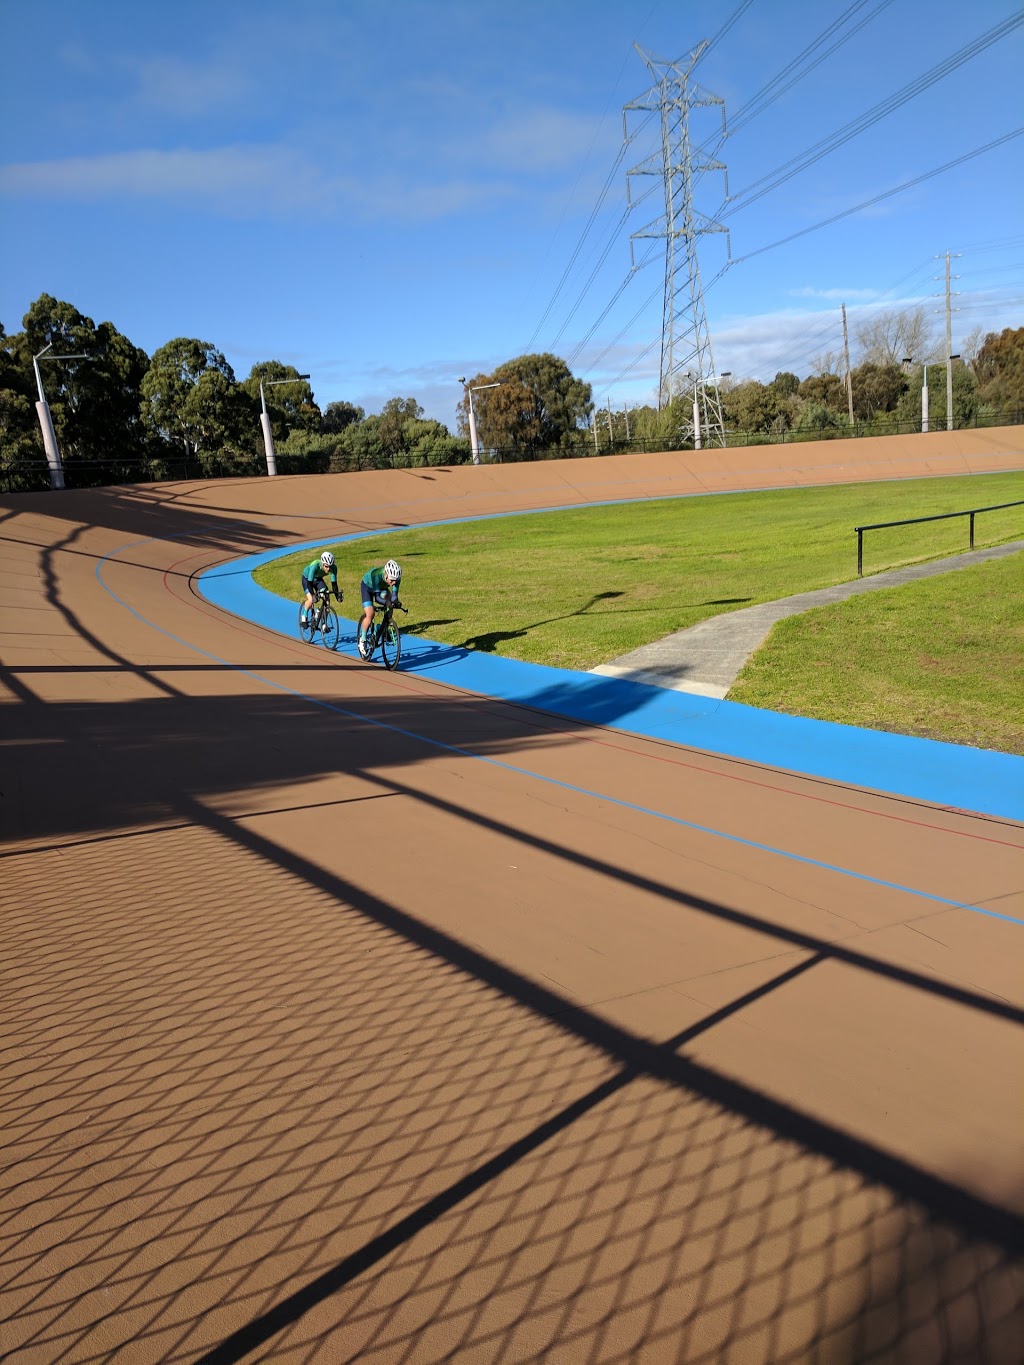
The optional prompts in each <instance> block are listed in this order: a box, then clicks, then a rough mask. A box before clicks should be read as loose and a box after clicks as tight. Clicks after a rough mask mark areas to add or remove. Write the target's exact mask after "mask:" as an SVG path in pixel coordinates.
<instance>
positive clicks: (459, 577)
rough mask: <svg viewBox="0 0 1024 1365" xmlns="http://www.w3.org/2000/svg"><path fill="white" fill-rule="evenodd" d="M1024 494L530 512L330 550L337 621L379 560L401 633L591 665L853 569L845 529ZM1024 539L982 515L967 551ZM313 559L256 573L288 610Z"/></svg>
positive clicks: (882, 490) (777, 499)
mask: <svg viewBox="0 0 1024 1365" xmlns="http://www.w3.org/2000/svg"><path fill="white" fill-rule="evenodd" d="M1014 499H1024V474H1022V473H1012V474H985V475H974V476H963V477H958V478H953V479H915V480H910V481H906V482H889V483H877V484H848V485H843V486H841V487H829V488H800V489H782V490H773V491H768V492H756V493H734V494H726V495H719V496H708V497H697V498H678V499H669V500H663V501H657V502H643V503H627V504H621V505H616V506H610V507H591V508H579V509H575V510H573V511H570V512H546V513H531V514H529V515H525V516H513V517H503V518H497V519H490V520H486V521H476V522H463V523H459V524H456V525H452V526H440V527H433V528H430V529H424V530H402V531H396V532H391V533H389V534H387V535H381V536H374V537H368V538H367V539H365V540H359V541H354V542H350V543H346V544H341V545H332V546H331V547H330V548H332V549H333V550H334V553H335V555H336V556H337V560H338V570H339V581H340V583H341V586H342V587H343V588H344V589H345V591H346V603H345V606H346V608H347V609H348V614H349V615H350V616H354V615H356V614H358V611H359V603H358V583H359V579H360V578H361V577H362V574H363V572H364V571H365V569H366V568H368V567H369V566H370V565H372V564H380V563H383V561H384V560H385V559H387V558H391V557H393V558H395V559H398V560H400V561H401V563H402V566H403V568H404V570H405V577H404V580H403V584H402V598H403V601H405V602H406V604H407V605H408V606H410V608H411V611H410V615H409V617H408V625H407V626H406V629H407V630H411V631H419V632H420V633H422V634H425V635H429V636H430V638H431V639H434V640H440V641H442V642H444V643H446V644H452V645H461V646H466V647H468V648H471V649H481V650H488V651H492V652H494V653H496V654H500V655H504V656H506V657H510V658H517V659H525V660H529V661H531V662H536V663H546V664H552V665H554V666H556V667H559V668H578V669H589V668H593V667H595V666H596V665H597V664H600V663H606V662H607V661H608V660H610V659H614V658H616V657H617V656H618V655H620V654H624V653H626V652H627V651H628V650H631V649H636V648H638V647H639V646H640V645H644V644H649V643H650V642H651V641H653V640H659V639H661V638H662V637H664V636H665V635H668V634H670V633H671V632H672V631H675V630H680V629H682V628H684V627H686V626H691V625H694V624H696V623H697V622H698V621H701V620H704V619H705V618H706V617H709V616H715V615H718V614H719V613H721V612H726V611H734V610H736V609H737V608H739V607H744V606H749V605H752V604H754V603H757V602H766V601H771V600H773V599H774V598H777V597H785V596H787V595H789V594H790V593H795V592H803V591H807V590H810V589H813V588H823V587H828V586H830V585H832V584H834V583H842V582H846V581H847V580H849V579H851V578H854V577H855V576H856V572H857V557H856V544H857V540H856V536H855V535H854V534H853V527H854V526H856V525H862V524H864V523H868V522H876V521H895V520H899V519H900V518H903V517H918V516H929V515H932V514H933V513H937V512H953V511H958V510H961V509H964V508H969V507H982V506H985V505H988V504H992V503H1003V502H1010V501H1013V500H1014ZM1019 536H1024V507H1014V508H1009V509H1007V510H1006V511H1004V512H992V513H987V514H986V515H984V516H982V517H979V518H978V519H977V526H976V544H977V545H979V546H980V545H990V544H996V543H1000V542H1005V541H1007V540H1013V539H1015V538H1017V537H1019ZM966 548H967V523H966V520H956V521H947V522H930V523H927V524H925V525H924V526H916V527H903V528H900V529H899V530H894V531H875V532H870V533H869V534H868V536H867V538H866V548H865V572H866V573H871V572H876V571H878V570H881V569H886V568H891V567H894V566H895V565H897V564H903V563H908V562H911V561H914V560H920V559H930V558H938V557H941V556H943V555H947V554H955V553H957V552H959V551H961V550H964V549H966ZM311 557H312V552H311V551H302V552H301V553H298V554H295V555H290V556H288V557H286V558H284V559H281V560H277V561H276V562H275V563H273V564H269V565H267V566H265V567H264V568H262V569H260V570H258V571H257V573H256V580H257V582H259V583H261V584H262V585H263V586H264V587H267V588H269V589H271V591H274V592H278V593H280V594H281V595H282V596H285V597H289V598H292V599H294V600H297V599H298V596H299V582H298V580H299V572H300V570H301V568H302V566H303V565H304V564H306V563H308V561H309V559H310V558H311Z"/></svg>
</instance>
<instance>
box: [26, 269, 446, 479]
mask: <svg viewBox="0 0 1024 1365" xmlns="http://www.w3.org/2000/svg"><path fill="white" fill-rule="evenodd" d="M46 347H50V349H49V350H48V351H47V352H46V355H44V356H42V357H41V359H40V360H39V367H40V375H41V378H42V383H43V389H44V392H45V396H46V400H47V403H48V405H49V408H50V412H51V415H52V418H53V425H54V431H55V433H56V436H57V443H58V446H59V448H60V452H61V458H62V461H63V463H64V469H65V476H66V477H67V479H68V481H69V483H71V484H74V485H78V486H81V485H83V484H97V483H106V482H116V481H118V480H119V479H125V478H137V479H160V478H167V477H177V476H185V477H194V476H201V477H210V476H215V475H230V474H246V473H253V474H255V473H259V472H261V471H262V470H264V469H265V468H266V465H265V457H264V448H263V433H262V429H261V427H260V412H261V410H262V406H263V404H264V403H265V405H266V410H267V415H268V417H269V419H270V425H271V430H272V432H273V436H274V442H275V446H276V449H277V466H278V470H279V472H281V473H298V472H316V471H318V470H326V469H330V468H336V469H356V468H382V467H391V466H396V465H415V464H420V465H422V464H453V463H459V462H461V461H464V460H468V459H469V458H470V450H469V442H468V441H466V440H463V439H460V438H459V437H457V436H453V435H452V434H451V432H450V431H449V430H448V428H447V427H446V426H445V425H444V424H443V423H442V422H436V421H432V420H429V419H425V418H424V416H423V409H422V407H421V406H420V404H419V403H417V402H416V400H415V399H414V398H392V399H390V400H389V401H388V402H387V403H385V404H384V407H383V409H382V411H381V412H380V413H376V414H371V415H369V416H367V414H366V413H365V412H364V411H363V409H362V408H360V407H357V406H356V405H355V404H352V403H348V402H337V403H329V404H327V406H326V407H325V408H324V409H323V410H321V409H320V407H319V406H318V404H317V402H316V400H315V398H314V395H313V390H312V388H311V387H310V385H309V383H308V380H307V379H306V378H304V377H303V376H301V375H300V374H299V372H298V370H296V369H295V367H294V366H292V365H285V364H283V363H282V362H280V361H278V360H266V361H261V362H259V363H258V364H256V365H253V367H252V369H251V370H250V372H249V374H248V376H247V377H246V378H245V379H242V380H239V379H238V378H236V376H235V373H234V371H233V369H232V367H231V365H230V364H229V363H228V361H227V359H226V358H225V356H224V354H223V353H222V352H221V351H219V350H218V349H217V347H216V346H214V345H212V344H211V343H210V342H208V341H202V340H199V339H198V338H195V337H176V338H175V339H174V340H172V341H168V342H167V343H166V344H165V345H163V346H161V347H159V348H158V349H157V350H156V351H154V353H153V355H152V356H149V355H147V354H146V352H145V351H144V350H143V349H142V348H141V347H139V346H136V345H134V343H133V342H131V341H130V340H129V339H128V338H127V337H126V336H124V335H123V334H122V333H121V332H119V331H118V329H117V328H116V327H115V326H114V325H113V323H110V322H101V323H99V324H98V325H97V324H96V323H94V322H93V320H92V318H89V317H86V316H85V314H83V313H81V312H80V311H79V310H78V309H77V308H76V307H75V306H74V305H73V304H70V303H67V302H65V301H63V300H60V299H55V298H53V297H52V296H51V295H49V294H43V295H41V296H40V297H39V298H38V299H36V301H35V302H34V303H33V304H32V306H31V307H30V308H29V310H28V312H27V313H26V314H25V316H24V318H23V320H22V330H21V331H20V332H18V333H16V334H15V335H13V336H8V335H7V333H6V331H5V329H4V328H3V326H2V324H0V476H2V478H3V483H4V485H5V486H6V487H7V488H8V489H14V488H32V487H46V486H47V483H48V479H47V474H46V464H45V457H44V451H43V443H42V436H41V432H40V427H39V422H38V419H37V414H36V408H35V404H36V399H37V397H38V391H37V386H36V378H35V371H34V369H33V357H34V356H39V355H40V352H42V351H44V349H45V348H46ZM63 356H67V357H69V359H67V360H62V359H61V357H63ZM71 357H75V358H71ZM54 362H56V363H54ZM261 384H262V386H263V393H262V398H261V393H260V386H261Z"/></svg>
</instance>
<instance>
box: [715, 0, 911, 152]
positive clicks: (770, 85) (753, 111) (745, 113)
mask: <svg viewBox="0 0 1024 1365" xmlns="http://www.w3.org/2000/svg"><path fill="white" fill-rule="evenodd" d="M867 3H868V0H854V3H853V4H852V5H851V6H850V7H849V9H846V10H844V11H843V13H842V14H841V15H840V16H839V18H838V19H836V20H835V21H834V22H833V23H831V24H830V25H829V26H828V28H827V29H825V31H824V32H823V33H820V34H819V35H818V37H817V38H815V39H814V41H813V42H812V43H808V45H807V46H806V47H805V48H804V50H803V51H802V52H800V53H798V54H797V55H796V56H795V57H794V58H793V60H792V61H791V62H790V63H789V64H788V65H787V66H784V67H783V68H782V70H781V71H780V72H778V73H777V75H775V76H773V77H772V79H771V80H770V81H768V82H766V84H764V85H763V86H762V87H761V89H760V90H758V91H757V93H756V94H754V95H752V96H751V97H750V99H749V100H747V102H746V103H745V104H741V105H740V107H739V108H738V109H737V110H736V113H735V114H734V115H733V119H732V123H731V125H730V128H729V136H730V137H733V136H735V134H736V133H738V132H739V130H740V129H741V128H745V127H746V125H747V124H748V123H750V121H751V120H752V119H754V118H756V117H757V116H758V114H762V113H763V112H764V111H765V109H767V108H768V107H769V105H771V104H774V103H775V101H776V100H777V99H780V98H781V97H782V96H783V95H784V94H786V92H787V91H789V90H792V88H793V86H794V85H797V84H798V83H799V82H800V81H802V80H803V78H804V77H805V76H808V75H810V73H811V72H812V71H813V70H814V69H815V68H816V67H818V66H820V65H821V63H822V62H823V61H825V59H826V58H827V57H831V55H832V54H833V52H837V51H838V50H839V48H841V47H842V46H843V45H844V44H845V43H848V42H849V41H850V39H851V38H852V37H854V36H855V34H857V33H859V32H860V31H861V29H862V28H864V27H865V26H866V25H867V24H869V23H871V21H872V20H873V19H876V18H877V17H878V15H879V14H881V13H882V11H883V10H885V9H888V7H889V6H890V5H891V4H892V0H881V4H878V5H876V6H875V8H874V9H873V10H872V11H871V13H870V14H867V15H865V16H864V18H863V19H861V21H860V23H858V24H855V25H854V26H853V27H852V28H851V29H849V30H848V31H847V32H846V33H844V34H843V35H842V36H841V37H840V38H838V39H837V40H836V41H835V42H834V43H833V44H832V46H831V47H828V48H826V49H825V51H824V52H822V53H820V54H819V55H818V57H817V58H816V59H815V60H814V61H813V62H811V63H810V64H809V65H808V66H806V67H805V68H804V69H803V70H802V71H799V70H797V68H798V67H799V66H800V64H801V63H802V62H803V61H804V60H805V59H806V58H807V57H809V56H811V54H812V53H814V52H816V51H817V49H818V48H819V47H820V46H821V44H822V43H824V42H826V41H827V40H828V39H829V38H830V37H831V36H832V34H833V33H835V32H836V30H837V29H839V28H841V27H842V26H843V24H844V23H845V22H846V20H847V19H848V18H850V17H851V16H852V15H853V14H855V13H856V12H857V10H859V9H863V8H864V6H865V5H866V4H867ZM791 71H794V72H795V74H794V76H793V78H792V80H789V81H786V84H785V85H780V84H779V83H780V82H781V81H782V80H784V78H785V77H786V76H787V75H789V73H790V72H791Z"/></svg>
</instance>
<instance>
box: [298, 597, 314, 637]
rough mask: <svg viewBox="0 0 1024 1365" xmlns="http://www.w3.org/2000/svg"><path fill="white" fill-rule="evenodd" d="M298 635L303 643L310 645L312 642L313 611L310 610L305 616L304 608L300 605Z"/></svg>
mask: <svg viewBox="0 0 1024 1365" xmlns="http://www.w3.org/2000/svg"><path fill="white" fill-rule="evenodd" d="M303 617H305V620H303ZM299 635H300V637H301V638H302V641H303V643H304V644H307V645H311V644H312V643H313V613H312V611H310V613H309V615H308V616H306V610H305V608H304V607H302V606H300V607H299Z"/></svg>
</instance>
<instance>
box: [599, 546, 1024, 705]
mask: <svg viewBox="0 0 1024 1365" xmlns="http://www.w3.org/2000/svg"><path fill="white" fill-rule="evenodd" d="M1021 550H1024V540H1015V541H1012V542H1011V543H1010V544H1009V545H996V546H994V547H992V548H991V549H987V550H970V551H968V552H967V553H966V554H962V555H951V556H950V557H949V558H948V559H936V560H932V561H931V562H930V563H928V564H914V565H911V566H909V567H908V568H905V569H891V570H889V572H888V573H880V574H872V576H871V577H870V578H855V579H854V580H853V582H852V583H837V584H836V586H835V587H832V588H819V589H818V590H817V591H816V592H798V593H794V594H793V596H792V597H780V598H779V599H778V600H777V601H775V602H761V603H759V604H758V605H757V606H755V607H744V608H743V609H742V610H740V611H730V612H727V613H726V614H725V615H724V616H713V617H711V619H710V620H708V621H701V622H700V623H699V624H698V625H696V626H689V627H687V629H686V630H677V631H675V632H674V633H673V634H672V635H666V637H665V638H664V640H656V641H655V642H654V644H650V645H643V646H642V647H641V648H640V649H633V650H630V652H629V653H628V654H622V655H620V656H619V658H617V659H613V660H612V662H611V663H609V664H602V665H601V666H600V667H599V668H595V669H592V670H591V671H592V672H593V673H600V674H601V675H602V676H604V677H606V678H629V679H631V680H632V681H633V682H643V683H649V684H650V685H651V686H653V687H668V688H672V689H674V690H675V691H677V692H695V693H696V694H697V695H698V696H701V697H719V698H721V697H724V696H726V695H727V693H728V692H729V689H730V688H731V687H732V685H733V683H734V682H735V681H736V678H737V676H738V675H739V672H740V669H741V668H742V667H743V665H744V664H745V663H746V662H747V660H748V659H749V658H750V656H751V654H753V653H754V651H755V650H756V649H759V648H760V646H761V645H762V644H763V642H764V640H765V639H766V637H767V635H768V632H769V631H770V630H771V628H772V626H774V625H775V622H776V621H781V620H782V619H783V617H785V616H798V615H799V614H800V613H801V612H804V611H810V610H811V608H812V607H824V606H827V605H828V604H829V603H830V602H845V601H846V600H847V598H850V597H856V596H858V595H859V594H860V593H862V592H875V591H876V590H877V589H878V588H894V587H897V586H898V585H899V584H901V583H913V582H914V581H915V580H916V579H918V578H930V577H931V576H932V574H940V573H949V572H950V571H951V570H953V569H964V568H967V567H968V566H969V565H971V564H982V563H984V562H985V561H986V560H988V559H1002V558H1004V556H1006V555H1011V554H1017V553H1018V552H1019V551H1021Z"/></svg>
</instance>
